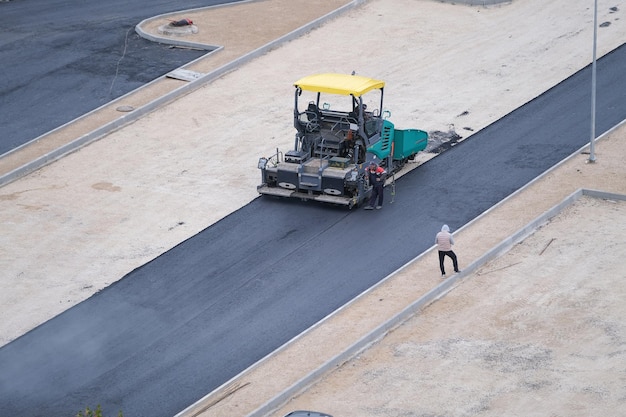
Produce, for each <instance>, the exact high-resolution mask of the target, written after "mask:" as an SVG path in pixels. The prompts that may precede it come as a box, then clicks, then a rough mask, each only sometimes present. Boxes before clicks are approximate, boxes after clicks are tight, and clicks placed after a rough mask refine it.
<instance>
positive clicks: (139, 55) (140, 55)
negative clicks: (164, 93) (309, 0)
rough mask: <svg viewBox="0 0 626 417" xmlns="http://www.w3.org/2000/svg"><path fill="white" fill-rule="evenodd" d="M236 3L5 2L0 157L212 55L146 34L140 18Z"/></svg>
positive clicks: (1, 7) (1, 9)
mask: <svg viewBox="0 0 626 417" xmlns="http://www.w3.org/2000/svg"><path fill="white" fill-rule="evenodd" d="M234 1H237V0H186V1H185V2H184V5H181V3H180V2H177V1H172V0H152V1H148V0H141V1H137V0H133V1H127V0H107V1H102V0H12V1H9V2H0V60H1V61H2V77H0V97H2V101H0V155H2V154H4V153H6V152H8V151H10V150H12V149H14V148H16V147H18V146H20V145H23V144H24V143H27V142H29V141H31V140H32V139H35V138H36V137H38V136H40V135H42V134H44V133H46V132H49V131H50V130H53V129H55V128H57V127H59V126H62V125H63V124H65V123H67V122H70V121H72V120H74V119H75V118H77V117H79V116H82V115H83V114H85V113H88V112H90V111H91V110H94V109H96V108H98V107H100V106H102V105H104V104H106V103H108V102H110V101H111V100H113V99H115V98H117V97H120V96H122V95H124V94H126V93H128V92H130V91H132V90H135V89H137V88H139V87H141V86H142V85H144V84H146V83H148V82H150V81H152V80H154V79H156V78H158V77H160V76H162V75H165V74H167V73H168V72H169V71H171V70H173V69H176V68H178V67H181V66H182V65H184V64H186V63H187V62H190V61H192V60H194V59H196V58H198V57H200V56H201V55H203V54H205V53H206V51H196V50H190V49H181V48H171V47H169V46H167V45H160V44H157V43H154V42H151V41H148V40H145V39H142V38H140V37H139V36H138V35H137V34H136V33H135V26H136V25H137V24H138V23H139V22H141V21H142V20H144V19H147V18H149V17H152V16H156V15H159V14H163V13H168V12H174V11H178V10H180V9H181V8H183V7H184V8H185V9H191V8H197V7H204V6H212V5H216V4H224V3H233V2H234Z"/></svg>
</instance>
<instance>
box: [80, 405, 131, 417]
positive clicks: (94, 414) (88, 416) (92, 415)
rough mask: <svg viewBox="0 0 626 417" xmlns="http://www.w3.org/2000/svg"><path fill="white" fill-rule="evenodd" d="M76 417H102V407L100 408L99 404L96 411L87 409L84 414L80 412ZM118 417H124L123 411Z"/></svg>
mask: <svg viewBox="0 0 626 417" xmlns="http://www.w3.org/2000/svg"><path fill="white" fill-rule="evenodd" d="M76 417H102V407H100V404H98V406H97V407H96V409H95V410H92V409H91V408H89V407H87V408H85V411H84V412H83V411H79V412H78V414H76ZM117 417H124V416H123V415H122V412H121V411H120V412H119V413H117Z"/></svg>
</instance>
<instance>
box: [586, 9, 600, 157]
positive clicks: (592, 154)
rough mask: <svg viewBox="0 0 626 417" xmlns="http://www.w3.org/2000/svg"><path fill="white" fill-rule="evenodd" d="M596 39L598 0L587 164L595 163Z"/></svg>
mask: <svg viewBox="0 0 626 417" xmlns="http://www.w3.org/2000/svg"><path fill="white" fill-rule="evenodd" d="M597 38H598V0H594V8H593V60H592V62H591V140H590V142H589V159H588V162H596V154H595V141H596V44H597Z"/></svg>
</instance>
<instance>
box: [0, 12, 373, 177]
mask: <svg viewBox="0 0 626 417" xmlns="http://www.w3.org/2000/svg"><path fill="white" fill-rule="evenodd" d="M254 1H256V0H248V1H244V2H239V3H229V4H226V5H218V6H209V7H203V8H199V9H191V10H189V11H193V10H204V9H210V8H216V7H229V6H232V5H234V4H237V5H240V4H242V3H249V2H254ZM365 1H366V0H353V1H352V2H350V3H348V4H346V5H344V6H342V7H340V8H338V9H336V10H334V11H332V12H330V13H327V14H326V15H324V16H322V17H320V18H318V19H316V20H314V21H312V22H310V23H308V24H306V25H304V26H301V27H300V28H298V29H296V30H293V31H291V32H289V33H287V34H286V35H284V36H281V37H280V38H278V39H276V40H274V41H272V42H270V43H268V44H265V45H264V46H262V47H260V48H257V49H255V50H254V51H252V52H249V53H247V54H245V55H243V56H241V57H240V58H237V59H236V60H234V61H231V62H230V63H228V64H226V65H223V66H221V67H219V68H217V69H215V70H213V71H211V72H209V73H207V74H205V75H204V76H202V77H200V78H198V79H197V80H194V81H191V82H189V83H188V84H185V85H184V86H182V87H179V88H177V89H175V90H173V91H171V92H169V93H167V94H165V95H163V96H161V97H159V98H158V99H155V100H153V101H151V102H149V103H147V104H145V105H143V106H142V107H140V108H137V109H135V110H133V111H132V112H130V113H128V114H125V115H123V116H121V117H119V118H118V119H116V120H114V121H112V122H109V123H106V124H104V125H103V126H101V127H99V128H98V129H96V130H93V131H91V132H89V133H87V134H85V135H83V136H81V137H79V138H77V139H75V140H73V141H72V142H70V143H67V144H65V145H63V146H61V147H59V148H57V149H55V150H53V151H51V152H48V153H46V154H45V155H43V156H40V157H38V158H35V159H34V160H32V161H30V162H28V163H26V164H24V165H22V166H21V167H19V168H16V169H14V170H13V171H11V172H9V173H6V174H4V175H2V176H1V177H0V187H2V186H4V185H6V184H8V183H10V182H12V181H15V180H17V179H18V178H21V177H24V176H26V175H28V174H30V173H31V172H33V171H36V170H38V169H40V168H42V167H44V166H45V165H48V164H50V163H52V162H54V161H56V160H58V159H61V158H62V157H64V156H67V155H69V154H71V153H72V152H75V151H77V150H78V149H80V148H81V147H83V146H85V145H88V144H90V143H92V142H95V141H96V140H99V139H101V138H103V137H104V136H106V135H107V134H109V133H111V132H113V131H115V130H117V129H119V128H121V127H123V126H125V125H127V124H129V123H131V122H134V121H135V120H137V119H139V118H141V117H143V116H145V115H146V114H148V113H150V112H152V111H154V110H156V109H158V108H160V107H161V106H163V105H165V104H166V103H168V102H170V101H173V100H175V99H177V98H179V97H182V96H183V95H185V94H188V93H190V92H191V91H193V90H196V89H198V88H200V87H201V86H203V85H204V84H207V83H210V82H211V81H213V80H215V79H217V78H219V77H221V76H222V75H224V74H226V73H228V72H230V71H232V70H234V69H235V68H237V67H238V66H240V65H243V64H245V63H246V62H248V61H251V60H252V59H254V58H257V57H259V56H261V55H263V54H265V53H267V52H269V51H270V50H272V49H275V48H277V47H278V46H280V45H281V44H283V43H286V42H289V41H290V40H293V39H295V38H297V37H299V36H301V35H303V34H304V33H306V32H308V31H310V30H313V29H315V28H317V27H319V26H321V25H322V24H324V23H325V22H326V21H328V20H330V19H332V18H335V17H337V16H339V15H340V14H342V13H344V12H346V11H348V10H350V9H352V8H354V7H356V6H358V5H359V4H362V3H364V2H365ZM180 13H182V11H179V12H175V13H168V14H163V15H159V16H156V17H152V18H150V19H146V20H144V21H142V22H140V23H139V24H138V25H137V26H136V27H135V31H136V32H137V34H138V35H139V36H141V37H144V38H145V39H148V40H151V41H154V42H159V43H164V44H170V45H178V46H184V47H193V48H199V49H203V50H210V51H211V52H209V53H208V54H205V55H203V56H201V57H200V58H197V59H195V60H193V61H191V62H189V63H187V64H185V65H183V66H182V67H180V68H186V67H188V66H191V65H193V64H194V63H196V62H197V61H199V60H201V59H204V58H206V57H207V56H208V55H210V54H211V53H214V52H217V51H219V50H220V49H222V48H223V46H215V45H207V44H200V43H195V42H189V41H185V40H178V39H169V38H166V37H159V36H154V35H151V34H148V33H146V32H145V31H143V29H141V25H143V24H145V23H146V22H148V21H151V20H154V19H162V18H164V17H166V16H170V15H174V14H180ZM164 78H166V76H161V77H159V78H157V79H155V80H153V81H151V82H150V83H148V84H146V85H144V86H142V87H140V88H138V89H136V90H133V91H131V92H129V93H127V94H125V95H123V96H121V97H119V98H117V99H115V100H113V101H111V102H109V103H107V104H105V105H103V106H100V107H98V108H97V109H95V110H92V111H90V112H89V113H86V114H85V115H83V116H81V117H78V118H76V119H74V120H72V121H70V122H68V123H66V124H64V125H62V126H60V127H58V128H56V129H54V130H52V131H51V132H56V131H59V130H61V129H63V128H65V127H67V126H68V125H70V124H72V123H75V122H76V121H79V120H81V119H84V118H86V117H88V116H90V115H92V114H94V113H96V112H98V111H100V110H102V109H103V108H105V107H109V106H111V105H114V104H115V103H117V102H121V101H122V100H124V99H126V98H128V96H130V95H132V94H134V93H136V92H137V91H140V90H142V89H145V88H148V87H150V86H152V85H153V84H154V83H156V82H158V81H160V80H162V79H164ZM51 132H48V133H47V134H49V133H51ZM43 136H45V135H42V136H39V137H38V138H35V139H33V140H32V141H30V142H28V143H26V144H24V145H22V146H20V147H18V148H16V149H14V150H12V151H9V152H7V153H5V154H4V155H2V156H8V155H10V154H12V153H14V152H17V151H18V150H21V149H23V148H24V147H26V146H28V145H29V144H32V143H34V142H37V141H38V140H40V139H41V138H42V137H43Z"/></svg>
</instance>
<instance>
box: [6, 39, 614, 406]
mask: <svg viewBox="0 0 626 417" xmlns="http://www.w3.org/2000/svg"><path fill="white" fill-rule="evenodd" d="M590 72H591V71H590V68H586V69H584V70H582V71H580V72H579V73H577V74H575V75H573V76H572V77H570V78H568V79H567V80H565V81H563V82H562V83H560V84H559V85H557V86H556V87H554V88H553V89H551V90H549V91H547V92H546V93H544V94H543V95H541V96H540V97H538V98H537V99H535V100H533V101H531V102H529V103H527V104H526V105H524V106H522V107H521V108H519V109H517V110H516V111H514V112H512V113H510V114H509V115H507V116H506V117H504V118H502V119H501V120H499V121H497V122H496V123H494V124H492V125H490V126H488V127H487V128H485V129H483V130H481V131H480V132H477V133H476V134H474V135H473V136H472V137H470V138H468V139H467V140H465V141H463V142H461V143H460V144H459V145H457V146H454V147H453V148H451V149H450V150H448V151H446V152H444V153H443V154H441V155H439V156H438V157H436V158H434V159H432V160H430V161H429V162H427V163H425V164H423V165H422V166H421V167H419V168H418V169H416V170H414V171H412V172H411V173H409V174H407V175H405V176H403V177H402V178H401V179H399V180H398V182H397V189H396V190H397V194H396V198H395V201H394V203H393V204H389V200H390V199H389V195H387V204H386V205H385V207H384V208H383V210H380V211H377V210H375V211H364V210H352V211H347V210H345V209H342V208H334V207H329V206H323V205H317V204H312V203H301V202H299V201H286V200H277V199H273V198H265V197H264V198H258V199H256V200H254V201H253V202H252V203H250V204H249V205H247V206H245V207H243V208H242V209H241V210H239V211H237V212H235V213H233V214H231V215H230V216H228V217H226V218H225V219H223V220H222V221H220V222H218V223H216V224H215V225H213V226H211V227H209V228H207V229H206V230H204V231H202V232H200V233H199V234H197V235H196V236H194V237H193V238H191V239H189V240H187V241H185V242H183V243H181V244H180V245H178V246H177V247H175V248H174V249H172V250H170V251H169V252H167V253H165V254H163V255H162V256H160V257H158V258H157V259H155V260H154V261H152V262H150V263H148V264H146V265H144V266H142V267H141V268H138V269H136V270H135V271H133V272H131V273H130V274H128V275H127V276H125V277H124V278H123V279H121V280H120V281H118V282H117V283H115V284H113V285H112V286H110V287H108V288H106V289H104V290H103V291H101V292H100V293H98V294H96V295H94V296H93V297H91V298H90V299H88V300H86V301H85V302H83V303H81V304H79V305H77V306H76V307H74V308H72V309H70V310H68V311H66V312H65V313H63V314H61V315H59V316H58V317H56V318H54V319H52V320H50V321H48V322H46V323H44V324H43V325H41V326H39V327H38V328H36V329H34V330H33V331H31V332H29V333H27V334H26V335H24V336H22V337H20V338H18V339H16V340H15V341H13V342H12V343H10V344H8V345H6V346H4V347H2V348H0V369H1V370H2V373H1V374H0V415H2V416H5V415H6V416H22V417H29V416H51V415H55V416H61V415H73V414H74V413H75V412H76V411H78V410H80V409H82V408H84V407H85V406H86V405H89V404H92V402H93V399H97V401H98V402H99V403H100V404H102V406H103V408H104V409H105V410H112V411H111V412H116V410H122V411H123V412H124V415H128V416H135V415H150V416H156V417H158V416H164V417H165V416H168V417H169V416H172V415H174V414H176V413H177V412H179V411H181V410H182V409H184V408H185V407H186V406H188V405H189V404H191V403H193V402H194V401H196V400H197V399H199V398H201V397H202V396H203V395H205V394H206V393H208V392H210V391H212V390H213V389H215V388H217V387H218V386H220V385H221V384H222V383H224V382H226V381H227V380H229V379H230V378H231V377H233V376H235V375H236V374H238V373H239V372H241V371H242V370H244V369H246V368H247V367H249V366H250V365H252V364H253V363H255V362H256V361H258V360H259V359H261V358H263V357H264V356H266V355H267V354H269V353H270V352H272V351H273V350H275V349H276V348H278V347H279V346H281V345H282V344H284V343H285V342H287V341H288V340H290V339H291V338H293V337H295V336H296V335H298V334H299V333H301V332H302V331H304V330H306V329H307V328H309V327H310V326H312V325H313V324H314V323H316V322H317V321H319V320H320V319H322V318H324V317H325V316H327V315H328V314H330V313H331V312H333V311H334V310H336V309H337V308H339V307H340V306H342V305H343V304H345V303H346V302H348V301H349V300H351V299H353V298H354V297H355V296H357V295H358V294H360V293H362V292H363V291H365V290H366V289H368V288H369V287H371V286H372V285H374V284H375V283H377V282H378V281H380V280H381V279H382V278H384V277H385V276H387V275H388V274H390V273H391V272H393V271H394V270H396V269H397V268H399V267H400V266H402V265H404V264H405V263H407V262H408V261H410V260H411V259H413V258H414V257H415V256H417V255H418V254H420V253H422V252H424V251H425V250H427V249H428V248H429V247H431V246H432V244H433V238H434V235H435V233H436V232H437V231H438V230H439V228H440V226H441V224H442V223H443V222H446V223H448V224H449V225H450V226H451V228H452V229H458V228H459V227H461V226H462V225H464V224H466V223H468V222H469V221H471V220H472V219H474V218H475V217H477V216H478V215H480V214H481V213H482V212H484V211H485V210H487V209H489V208H490V207H492V206H493V205H495V204H496V203H498V202H499V201H501V200H502V199H503V198H505V197H506V196H508V195H510V194H511V193H513V192H515V191H516V190H517V189H519V188H520V187H522V186H524V185H525V184H526V183H528V182H529V181H531V180H532V179H534V178H535V177H537V176H538V175H540V174H541V173H543V172H544V171H546V170H547V169H549V168H550V167H552V166H553V165H555V164H556V163H558V162H559V161H561V160H562V159H563V158H565V157H566V156H569V155H570V154H572V153H573V152H575V151H576V150H577V149H580V148H581V147H582V146H584V145H585V144H586V143H588V142H589V131H590V112H591V110H590V101H591V98H590V92H591V91H590V90H591V82H590V80H591V74H590ZM624 73H626V46H624V45H623V46H621V47H620V48H618V49H616V50H615V51H613V52H612V53H610V54H608V55H606V56H605V57H603V58H602V59H601V60H599V61H598V83H597V89H598V94H597V119H596V120H597V130H596V131H597V133H598V135H599V134H601V133H602V132H604V131H606V130H608V129H610V128H611V127H612V126H614V125H616V124H617V123H619V122H621V121H622V120H624V119H625V118H626V105H625V104H624V103H626V83H624V82H623V74H624ZM387 192H388V190H387ZM390 243H391V244H390ZM460 262H461V268H462V267H463V259H462V256H461V259H460ZM433 274H438V270H437V267H436V266H435V265H433ZM88 403H89V404H88ZM92 405H93V404H92ZM107 412H108V411H107Z"/></svg>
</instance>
